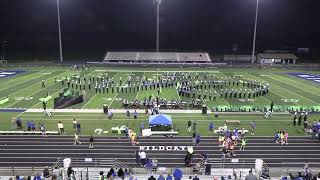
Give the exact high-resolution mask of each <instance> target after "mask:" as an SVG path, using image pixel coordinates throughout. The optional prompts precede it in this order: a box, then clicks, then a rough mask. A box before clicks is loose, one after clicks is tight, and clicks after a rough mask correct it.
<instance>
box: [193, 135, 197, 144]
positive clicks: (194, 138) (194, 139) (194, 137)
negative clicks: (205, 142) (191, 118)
mask: <svg viewBox="0 0 320 180" xmlns="http://www.w3.org/2000/svg"><path fill="white" fill-rule="evenodd" d="M196 136H197V133H196V132H193V133H192V144H193V145H196Z"/></svg>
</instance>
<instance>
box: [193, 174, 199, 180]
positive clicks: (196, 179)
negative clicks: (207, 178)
mask: <svg viewBox="0 0 320 180" xmlns="http://www.w3.org/2000/svg"><path fill="white" fill-rule="evenodd" d="M192 180H200V179H199V178H198V176H197V175H195V176H194V178H193V179H192Z"/></svg>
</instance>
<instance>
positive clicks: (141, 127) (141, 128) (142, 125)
mask: <svg viewBox="0 0 320 180" xmlns="http://www.w3.org/2000/svg"><path fill="white" fill-rule="evenodd" d="M143 129H144V124H143V122H142V123H141V125H140V133H141V134H142V130H143Z"/></svg>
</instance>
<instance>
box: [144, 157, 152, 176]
mask: <svg viewBox="0 0 320 180" xmlns="http://www.w3.org/2000/svg"><path fill="white" fill-rule="evenodd" d="M144 167H145V168H146V169H147V171H148V172H149V173H151V170H152V160H151V159H149V158H147V160H146V164H145V165H144Z"/></svg>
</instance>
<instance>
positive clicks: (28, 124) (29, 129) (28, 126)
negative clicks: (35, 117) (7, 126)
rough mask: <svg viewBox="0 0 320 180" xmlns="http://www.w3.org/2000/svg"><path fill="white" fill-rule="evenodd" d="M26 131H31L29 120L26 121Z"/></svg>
mask: <svg viewBox="0 0 320 180" xmlns="http://www.w3.org/2000/svg"><path fill="white" fill-rule="evenodd" d="M27 129H28V131H31V123H30V121H29V120H28V121H27Z"/></svg>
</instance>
